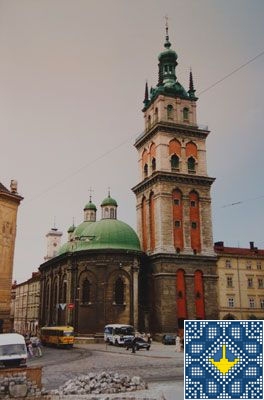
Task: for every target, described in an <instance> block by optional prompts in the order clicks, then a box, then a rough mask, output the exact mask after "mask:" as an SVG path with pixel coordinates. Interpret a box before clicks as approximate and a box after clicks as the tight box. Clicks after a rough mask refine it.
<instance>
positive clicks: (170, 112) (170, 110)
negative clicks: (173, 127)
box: [167, 104, 173, 119]
mask: <svg viewBox="0 0 264 400" xmlns="http://www.w3.org/2000/svg"><path fill="white" fill-rule="evenodd" d="M167 118H168V119H173V107H172V105H171V104H169V105H168V106H167Z"/></svg>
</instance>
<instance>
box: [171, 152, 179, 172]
mask: <svg viewBox="0 0 264 400" xmlns="http://www.w3.org/2000/svg"><path fill="white" fill-rule="evenodd" d="M179 166H180V160H179V157H178V156H176V154H173V155H172V156H171V169H177V170H178V169H179Z"/></svg>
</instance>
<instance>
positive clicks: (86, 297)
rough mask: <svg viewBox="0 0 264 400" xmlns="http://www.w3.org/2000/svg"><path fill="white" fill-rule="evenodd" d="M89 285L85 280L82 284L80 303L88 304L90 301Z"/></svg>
mask: <svg viewBox="0 0 264 400" xmlns="http://www.w3.org/2000/svg"><path fill="white" fill-rule="evenodd" d="M90 288H91V284H90V282H89V280H88V279H87V278H85V279H84V281H83V283H82V303H89V302H90V300H91V289H90Z"/></svg>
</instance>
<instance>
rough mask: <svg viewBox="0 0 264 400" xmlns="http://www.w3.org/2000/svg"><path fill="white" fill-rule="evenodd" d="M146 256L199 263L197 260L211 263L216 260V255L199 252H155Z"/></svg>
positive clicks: (155, 258) (153, 258)
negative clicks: (194, 253) (205, 254)
mask: <svg viewBox="0 0 264 400" xmlns="http://www.w3.org/2000/svg"><path fill="white" fill-rule="evenodd" d="M148 258H149V259H150V260H151V261H153V260H165V261H173V262H176V261H182V262H188V261H197V263H199V262H203V263H204V262H206V263H211V262H216V261H217V257H216V256H204V255H200V254H196V255H192V254H173V253H156V254H152V255H149V256H148Z"/></svg>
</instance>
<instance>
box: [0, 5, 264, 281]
mask: <svg viewBox="0 0 264 400" xmlns="http://www.w3.org/2000/svg"><path fill="white" fill-rule="evenodd" d="M166 15H167V16H168V18H169V20H168V21H169V22H168V23H169V36H170V42H171V43H172V48H173V49H174V50H175V51H176V52H177V54H178V66H177V77H178V80H179V82H180V83H181V84H182V85H183V86H184V87H185V88H187V89H188V80H189V70H190V67H191V68H192V72H193V77H194V85H195V88H196V94H197V96H198V97H199V100H198V102H197V116H198V123H199V124H205V125H208V126H209V130H210V131H211V133H210V135H209V136H208V138H207V163H208V174H209V176H212V177H215V178H216V180H215V182H214V184H213V187H212V191H211V195H212V216H213V235H214V238H213V239H214V241H220V240H221V241H224V242H225V245H228V246H239V247H248V246H249V242H250V241H254V243H255V245H256V246H258V247H259V248H264V234H263V226H264V212H263V202H264V187H263V167H262V166H263V149H264V132H263V128H264V123H263V115H264V114H263V93H264V79H263V71H264V41H263V38H264V24H263V19H264V1H263V0H251V1H249V0H198V1H197V0H167V1H166V2H164V1H162V0H133V1H128V0H126V1H125V0H123V1H121V0H107V1H106V0H105V1H103V0H96V1H93V0H38V1H36V0H0V54H1V57H0V135H1V157H0V171H1V174H0V181H1V183H2V184H4V185H5V186H6V187H8V188H9V184H10V181H11V179H16V180H17V181H18V192H19V194H20V195H22V196H23V197H24V200H23V201H22V202H21V204H20V206H19V210H18V219H17V237H16V247H15V257H14V270H13V279H14V280H15V279H16V280H17V282H18V283H20V282H23V281H25V280H26V279H28V278H30V277H31V274H32V272H33V271H37V269H38V267H39V265H40V264H41V263H42V262H43V261H44V256H45V255H46V252H47V242H46V237H45V235H46V234H47V232H48V231H49V230H50V229H51V228H52V227H54V224H55V226H56V227H57V228H58V229H59V230H61V231H63V233H64V234H63V237H62V243H64V242H66V241H67V229H68V227H69V226H70V225H72V222H73V218H74V222H75V225H78V224H80V223H81V222H82V221H83V208H84V206H85V204H86V203H87V202H88V201H89V195H90V188H92V200H93V202H94V203H95V204H96V205H97V208H98V218H99V219H100V215H101V213H100V204H101V202H102V200H103V199H104V198H105V197H106V196H107V193H108V188H109V187H110V191H111V196H112V197H113V198H115V199H116V201H117V202H118V219H120V220H122V221H124V222H126V223H128V224H129V225H130V226H132V227H133V228H134V229H135V230H136V209H135V208H136V201H135V196H134V194H133V192H132V191H131V188H132V187H133V186H135V185H136V184H137V183H139V172H138V166H137V163H138V157H137V151H136V149H135V147H134V145H133V144H134V142H135V139H136V137H137V136H138V135H139V134H140V133H141V132H142V131H143V129H144V122H143V113H142V112H141V110H142V107H143V103H142V101H143V97H144V87H145V82H146V80H147V81H148V84H149V86H151V85H152V86H155V85H156V84H157V79H158V66H157V64H158V59H157V57H158V54H159V53H160V52H161V51H162V49H163V44H164V40H165V16H166ZM217 82H219V83H217ZM234 203H238V204H234Z"/></svg>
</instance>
